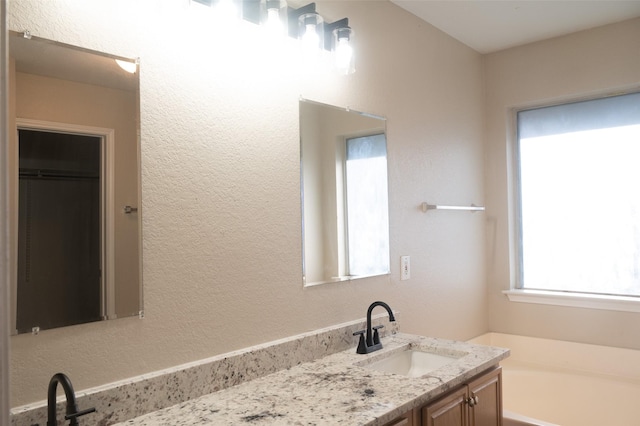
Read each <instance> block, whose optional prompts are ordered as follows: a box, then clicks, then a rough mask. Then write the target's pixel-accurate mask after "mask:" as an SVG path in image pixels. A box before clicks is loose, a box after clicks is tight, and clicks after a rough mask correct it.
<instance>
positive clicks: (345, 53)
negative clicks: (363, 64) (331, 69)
mask: <svg viewBox="0 0 640 426" xmlns="http://www.w3.org/2000/svg"><path fill="white" fill-rule="evenodd" d="M352 35H353V31H352V30H351V28H349V27H345V28H336V29H335V30H333V40H334V41H333V54H334V55H335V58H334V60H335V65H336V68H337V69H338V71H339V72H340V73H342V74H352V73H354V72H355V67H354V63H353V62H354V61H353V47H352V46H351V37H352Z"/></svg>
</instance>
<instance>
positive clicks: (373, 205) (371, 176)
mask: <svg viewBox="0 0 640 426" xmlns="http://www.w3.org/2000/svg"><path fill="white" fill-rule="evenodd" d="M345 187H346V191H345V192H346V200H347V202H346V210H347V221H346V223H347V240H348V241H347V244H348V253H347V255H348V265H349V275H350V276H368V275H377V274H386V273H388V271H389V231H388V229H389V213H388V212H389V209H388V207H387V205H388V204H387V199H388V192H387V146H386V137H385V135H384V134H377V135H372V136H363V137H356V138H348V139H347V140H346V163H345Z"/></svg>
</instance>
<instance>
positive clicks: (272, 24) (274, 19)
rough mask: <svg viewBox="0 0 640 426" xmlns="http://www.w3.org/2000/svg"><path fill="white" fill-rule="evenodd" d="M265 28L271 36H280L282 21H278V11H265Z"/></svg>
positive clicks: (282, 29) (273, 9)
mask: <svg viewBox="0 0 640 426" xmlns="http://www.w3.org/2000/svg"><path fill="white" fill-rule="evenodd" d="M265 26H266V28H267V30H268V31H269V32H270V33H271V34H281V33H283V32H284V28H283V25H282V21H280V10H279V9H275V8H272V9H267V22H266V24H265Z"/></svg>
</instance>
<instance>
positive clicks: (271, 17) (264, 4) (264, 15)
mask: <svg viewBox="0 0 640 426" xmlns="http://www.w3.org/2000/svg"><path fill="white" fill-rule="evenodd" d="M286 19H287V2H286V1H285V0H260V23H261V24H262V25H264V26H265V28H266V29H267V31H268V32H269V33H271V34H277V35H284V34H286V32H287V21H286Z"/></svg>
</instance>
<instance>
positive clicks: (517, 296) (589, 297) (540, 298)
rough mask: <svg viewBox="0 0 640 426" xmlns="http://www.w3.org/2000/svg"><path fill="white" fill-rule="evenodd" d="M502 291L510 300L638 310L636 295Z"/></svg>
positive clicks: (589, 307) (638, 301)
mask: <svg viewBox="0 0 640 426" xmlns="http://www.w3.org/2000/svg"><path fill="white" fill-rule="evenodd" d="M502 293H504V294H505V295H506V296H507V297H508V298H509V300H510V301H511V302H522V303H537V304H542V305H556V306H570V307H574V308H588V309H604V310H608V311H623V312H640V298H637V297H628V296H606V295H600V294H598V295H596V294H585V293H569V292H556V291H543V290H516V289H513V290H505V291H503V292H502Z"/></svg>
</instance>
